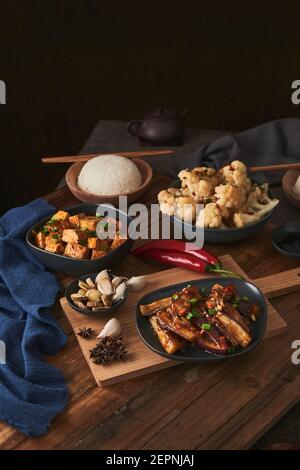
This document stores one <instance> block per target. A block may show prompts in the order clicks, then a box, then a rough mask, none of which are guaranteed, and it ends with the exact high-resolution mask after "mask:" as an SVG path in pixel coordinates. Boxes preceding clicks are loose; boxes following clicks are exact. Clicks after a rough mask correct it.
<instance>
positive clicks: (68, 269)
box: [26, 204, 133, 276]
mask: <svg viewBox="0 0 300 470" xmlns="http://www.w3.org/2000/svg"><path fill="white" fill-rule="evenodd" d="M99 206H101V207H102V208H104V209H105V208H106V207H107V208H108V209H109V208H110V206H109V205H108V206H107V205H105V204H99V205H97V204H78V205H77V206H73V207H71V208H67V209H64V210H66V211H67V212H69V214H71V215H75V214H79V213H80V212H85V213H86V214H87V215H95V214H96V211H97V208H98V207H99ZM115 216H116V218H117V220H120V221H123V223H124V224H127V225H128V224H129V223H130V221H131V220H132V219H131V218H130V217H128V215H127V214H126V213H125V212H122V211H120V210H119V209H115ZM50 218H51V217H46V218H44V219H43V220H40V221H39V222H38V223H36V224H35V225H34V226H33V227H31V229H30V230H28V232H27V234H26V242H27V244H28V246H29V249H30V251H31V252H32V253H33V255H34V256H35V257H36V258H37V259H38V260H39V261H40V262H41V263H43V264H44V265H45V266H47V267H48V268H50V269H51V270H53V271H58V272H63V273H66V274H72V275H77V276H79V275H81V274H85V273H90V272H96V271H98V272H99V271H101V270H102V269H111V268H114V267H115V266H116V265H117V264H120V263H121V261H122V260H123V259H124V258H125V257H126V256H127V255H128V253H129V252H130V250H131V247H132V245H133V240H131V239H130V238H129V237H128V239H127V240H126V241H125V242H124V243H122V245H120V246H119V247H118V248H116V249H115V250H112V251H111V252H110V253H108V254H107V255H106V256H103V257H102V258H99V259H93V260H92V259H75V258H69V257H68V256H63V255H58V254H55V253H49V252H48V251H45V250H43V249H42V248H38V247H37V246H35V244H34V236H33V234H32V231H33V230H37V229H38V228H39V227H41V226H42V225H43V224H45V223H46V222H47V221H48V220H49V219H50Z"/></svg>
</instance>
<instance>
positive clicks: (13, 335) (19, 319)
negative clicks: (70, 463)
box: [0, 198, 68, 436]
mask: <svg viewBox="0 0 300 470" xmlns="http://www.w3.org/2000/svg"><path fill="white" fill-rule="evenodd" d="M54 211H55V207H53V206H52V205H50V204H48V202H46V201H45V200H44V199H41V198H40V199H37V200H35V201H33V202H31V203H30V204H28V205H26V206H23V207H17V208H15V209H12V210H10V211H8V212H7V213H6V214H5V215H4V216H2V217H1V218H0V341H1V343H0V351H1V354H0V420H2V421H5V422H6V423H8V424H9V425H11V426H14V427H16V428H17V429H19V430H20V431H22V432H23V433H25V434H26V435H28V436H39V435H41V434H44V433H45V432H46V431H47V429H48V426H49V424H50V422H51V420H52V418H54V416H55V415H57V414H58V413H59V412H60V411H62V410H63V408H64V407H65V405H66V401H67V395H68V392H67V387H66V385H65V381H64V377H63V375H62V373H61V372H60V371H59V370H57V369H56V368H54V367H53V366H51V365H50V364H48V363H47V362H45V361H44V358H43V356H44V355H52V354H55V353H57V352H58V351H59V349H60V348H61V347H62V346H63V345H64V344H65V342H66V336H65V334H64V332H63V331H62V330H61V329H60V327H59V326H58V325H57V323H56V321H55V320H54V318H53V317H52V316H51V313H50V309H49V307H50V306H51V305H53V304H54V302H55V298H56V295H57V293H58V291H59V284H58V282H57V280H56V278H55V276H54V274H52V273H50V272H47V271H46V270H45V268H44V266H43V265H42V264H41V263H40V262H39V261H38V260H37V259H36V258H35V257H34V256H33V255H32V254H31V252H30V250H29V248H28V247H27V245H26V242H25V240H24V236H25V234H26V232H27V230H29V228H30V227H31V226H32V225H34V224H35V223H36V222H38V221H39V220H40V219H42V218H44V217H47V216H48V215H51V214H53V212H54ZM4 347H5V350H4ZM4 353H5V355H4ZM3 356H4V357H3ZM5 359H6V363H5V364H3V362H4V360H5Z"/></svg>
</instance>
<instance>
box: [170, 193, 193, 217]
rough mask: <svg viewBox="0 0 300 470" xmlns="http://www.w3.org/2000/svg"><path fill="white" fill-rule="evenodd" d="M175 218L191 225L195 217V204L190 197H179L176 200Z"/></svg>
mask: <svg viewBox="0 0 300 470" xmlns="http://www.w3.org/2000/svg"><path fill="white" fill-rule="evenodd" d="M175 216H176V217H178V219H182V220H184V221H185V222H187V223H192V222H193V221H194V220H195V217H196V203H195V200H194V199H193V198H192V197H191V196H179V197H178V198H177V199H176V207H175Z"/></svg>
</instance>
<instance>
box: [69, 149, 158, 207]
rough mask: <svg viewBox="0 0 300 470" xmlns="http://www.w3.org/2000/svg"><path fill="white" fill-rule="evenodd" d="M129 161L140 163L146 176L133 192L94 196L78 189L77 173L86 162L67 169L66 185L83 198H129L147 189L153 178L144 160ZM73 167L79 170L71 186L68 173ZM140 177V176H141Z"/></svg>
mask: <svg viewBox="0 0 300 470" xmlns="http://www.w3.org/2000/svg"><path fill="white" fill-rule="evenodd" d="M107 155H110V154H107ZM99 156H100V155H99ZM95 158H96V157H95ZM131 161H132V162H133V163H134V164H135V165H136V161H139V163H141V165H142V166H143V165H144V168H146V169H147V176H146V178H145V181H144V182H142V184H141V185H140V186H138V187H137V188H136V189H134V190H133V191H129V192H127V193H120V194H95V193H91V192H88V191H85V190H84V189H82V188H80V187H79V186H78V175H79V172H80V170H81V168H83V166H84V165H85V163H86V162H77V163H73V164H72V165H71V166H70V168H68V170H67V172H66V182H67V185H68V186H69V187H71V188H72V189H74V190H75V191H77V193H78V194H79V193H81V194H82V195H83V196H90V197H97V198H103V199H105V198H107V199H113V198H118V197H120V196H130V195H132V194H134V193H136V192H137V191H141V190H142V189H144V188H145V187H147V186H148V185H149V183H150V182H151V180H152V178H153V170H152V168H151V166H150V165H149V163H147V162H145V160H143V159H142V158H132V159H131ZM75 166H76V168H79V167H80V169H79V171H78V173H77V176H76V182H75V184H73V183H71V181H70V173H71V170H72V169H74V168H75ZM136 167H137V168H138V170H139V172H140V173H141V171H140V169H139V166H138V165H136ZM141 176H142V174H141Z"/></svg>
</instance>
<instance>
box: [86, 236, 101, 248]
mask: <svg viewBox="0 0 300 470" xmlns="http://www.w3.org/2000/svg"><path fill="white" fill-rule="evenodd" d="M102 244H103V242H102V240H100V239H99V238H97V237H89V238H88V239H87V246H88V248H91V249H92V250H101V247H102Z"/></svg>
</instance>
